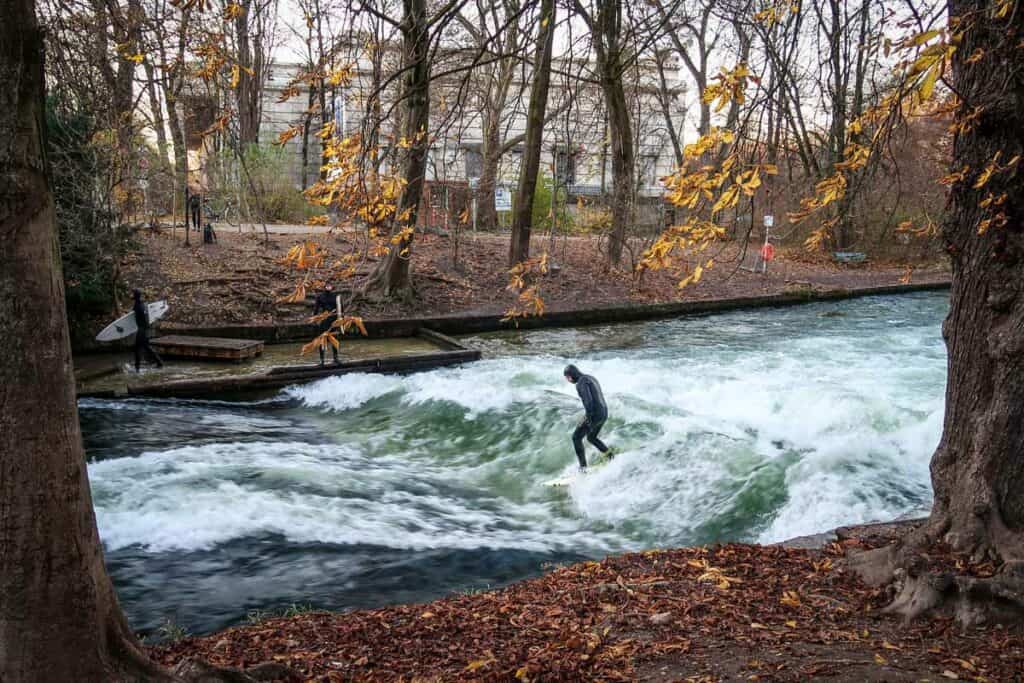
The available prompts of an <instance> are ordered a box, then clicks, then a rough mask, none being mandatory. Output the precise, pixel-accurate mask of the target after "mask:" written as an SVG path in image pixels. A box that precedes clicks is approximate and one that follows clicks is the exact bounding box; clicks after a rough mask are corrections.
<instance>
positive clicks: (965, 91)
mask: <svg viewBox="0 0 1024 683" xmlns="http://www.w3.org/2000/svg"><path fill="white" fill-rule="evenodd" d="M992 5H993V3H991V2H984V1H981V0H952V1H951V2H950V13H951V15H952V16H965V17H966V16H970V21H971V22H973V23H972V28H971V29H969V30H968V32H967V33H966V35H965V36H964V41H963V43H962V44H961V45H960V46H959V48H958V49H957V52H956V54H955V56H954V61H953V76H954V82H955V87H956V88H957V91H958V92H959V93H961V94H962V96H963V98H964V100H965V101H963V102H961V104H960V110H959V111H958V112H957V114H958V117H957V118H958V120H963V118H964V117H965V116H966V115H967V114H968V113H969V112H970V111H971V110H972V108H973V107H975V106H979V105H980V106H982V107H984V110H983V113H982V115H981V119H980V121H979V123H978V125H977V126H975V127H974V128H973V129H972V130H970V131H969V132H967V133H966V134H961V135H958V136H957V137H956V139H955V141H954V147H953V163H952V168H954V169H960V168H963V167H964V166H965V165H966V166H967V167H969V168H970V169H971V171H970V174H969V175H968V176H967V179H966V180H965V181H963V182H960V183H957V184H956V185H954V186H953V188H952V192H951V196H950V210H949V213H948V214H947V216H948V217H947V219H946V220H945V222H944V223H943V226H942V227H943V235H944V237H945V239H946V242H947V245H948V250H949V252H950V255H951V257H952V262H953V290H952V292H951V295H950V311H949V316H948V317H947V318H946V321H945V323H944V325H943V336H944V337H945V339H946V346H947V348H948V350H949V376H948V380H947V388H946V417H945V423H944V429H943V432H942V439H941V441H940V442H939V447H938V449H937V450H936V452H935V455H934V457H933V458H932V465H931V469H932V484H933V486H934V489H935V504H934V509H933V511H932V517H931V524H932V527H933V531H935V532H937V533H938V532H941V533H942V534H943V535H944V536H945V538H946V539H947V540H949V541H950V544H951V545H953V546H954V547H955V548H961V549H964V550H970V551H993V552H995V554H997V555H999V556H1002V557H1007V556H1010V557H1014V556H1015V557H1020V558H1021V559H1024V546H1022V545H1021V540H1022V537H1021V534H1024V223H1022V220H1024V168H1022V166H1021V165H1020V164H1019V163H1018V164H1017V165H1016V166H1014V167H1013V168H1011V169H1007V170H1006V171H1003V172H1000V173H996V174H993V176H992V178H991V180H989V181H988V183H986V184H985V185H984V186H983V187H981V188H978V189H976V188H975V187H974V184H975V179H977V177H978V176H979V175H980V174H981V173H982V172H983V171H984V169H985V168H986V166H987V165H988V164H989V163H990V162H991V161H992V160H993V159H994V158H995V157H996V156H997V154H998V155H999V159H1000V160H1001V162H1002V163H1003V164H1005V163H1006V162H1007V161H1009V160H1010V159H1012V158H1013V157H1014V156H1017V155H1021V154H1022V153H1024V70H1022V68H1021V62H1022V60H1021V55H1020V50H1019V48H1016V45H1017V44H1018V43H1019V42H1020V41H1021V40H1022V39H1024V28H1022V26H1024V24H1022V23H1021V22H1020V20H1019V18H1018V20H1017V23H1016V27H1011V31H1010V32H1009V35H1007V31H1006V24H1005V22H1003V21H999V20H993V19H991V18H990V17H989V16H988V13H990V12H991V8H992ZM997 46H999V47H997ZM976 48H980V49H982V50H984V55H983V57H982V59H980V60H979V61H977V62H976V63H974V64H969V63H967V62H966V57H968V56H970V55H972V54H973V53H974V51H975V49H976ZM1015 49H1016V52H1015ZM997 73H998V74H1007V76H1008V77H1007V78H1006V79H1002V78H992V74H997ZM1004 84H1006V85H1007V88H1006V91H1002V90H1001V86H1003V85H1004ZM1004 193H1005V196H1006V198H1007V199H1006V202H1005V204H1004V206H1003V207H1002V212H1003V213H1005V215H1006V219H1007V222H1006V225H1004V226H1002V227H998V226H993V227H990V228H988V229H987V230H985V231H984V234H979V230H981V228H980V227H979V226H981V225H982V223H981V222H982V221H983V220H985V219H986V218H990V217H991V215H992V214H996V213H999V212H998V211H991V210H987V209H982V208H980V206H979V204H980V203H981V202H982V201H983V200H984V199H985V198H986V197H987V196H989V195H992V196H995V197H1000V196H1002V195H1003V194H1004ZM1004 531H1009V532H1011V533H1010V534H1009V535H1004V534H1003V532H1004ZM1011 538H1012V539H1013V541H1012V542H1010V541H1011Z"/></svg>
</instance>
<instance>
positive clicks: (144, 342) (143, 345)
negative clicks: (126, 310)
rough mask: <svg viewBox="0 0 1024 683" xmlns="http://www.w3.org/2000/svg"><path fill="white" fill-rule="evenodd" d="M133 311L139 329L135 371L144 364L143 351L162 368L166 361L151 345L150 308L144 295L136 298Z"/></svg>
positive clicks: (136, 336) (136, 343)
mask: <svg viewBox="0 0 1024 683" xmlns="http://www.w3.org/2000/svg"><path fill="white" fill-rule="evenodd" d="M132 312H133V313H134V314H135V326H136V327H137V328H138V331H137V332H136V333H135V372H138V371H139V368H140V366H141V365H142V354H143V352H145V353H146V354H147V355H148V356H149V357H150V358H151V359H152V360H153V362H154V363H156V365H157V367H160V368H162V367H163V366H164V362H163V361H162V360H161V359H160V356H159V355H157V352H156V351H154V350H153V347H152V346H150V345H149V310H148V309H147V308H146V304H145V303H143V301H142V297H136V298H135V303H134V304H133V305H132Z"/></svg>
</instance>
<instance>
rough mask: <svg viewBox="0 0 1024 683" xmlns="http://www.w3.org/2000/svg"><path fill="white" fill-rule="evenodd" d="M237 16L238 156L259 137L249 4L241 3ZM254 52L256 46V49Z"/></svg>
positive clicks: (246, 2) (256, 82)
mask: <svg viewBox="0 0 1024 683" xmlns="http://www.w3.org/2000/svg"><path fill="white" fill-rule="evenodd" d="M239 4H240V5H241V6H242V10H243V11H241V12H239V13H238V15H237V16H236V17H235V41H236V46H235V48H236V50H237V58H238V67H239V69H238V87H237V89H236V95H237V97H238V144H239V148H240V153H244V152H245V149H246V148H247V147H248V146H249V145H252V144H256V143H257V142H258V141H259V136H260V117H259V107H260V101H259V98H260V92H259V91H260V88H259V81H258V80H257V79H258V74H257V72H256V69H255V66H256V65H255V63H254V59H253V46H252V45H251V44H250V36H249V25H250V22H251V20H252V18H251V17H250V14H251V13H252V2H251V0H242V2H241V3H239ZM257 49H258V46H257Z"/></svg>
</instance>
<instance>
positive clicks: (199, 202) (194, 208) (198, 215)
mask: <svg viewBox="0 0 1024 683" xmlns="http://www.w3.org/2000/svg"><path fill="white" fill-rule="evenodd" d="M188 209H189V214H190V216H191V218H192V229H193V230H195V231H196V232H199V224H200V223H201V222H202V220H203V198H202V197H200V196H199V195H198V194H193V195H191V196H190V197H189V198H188ZM185 229H186V230H187V229H188V226H185Z"/></svg>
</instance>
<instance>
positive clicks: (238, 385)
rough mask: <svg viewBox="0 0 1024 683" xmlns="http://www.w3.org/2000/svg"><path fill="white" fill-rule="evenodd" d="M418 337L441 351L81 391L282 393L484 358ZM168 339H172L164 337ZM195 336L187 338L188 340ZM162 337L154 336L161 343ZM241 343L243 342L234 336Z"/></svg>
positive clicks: (451, 342) (95, 394)
mask: <svg viewBox="0 0 1024 683" xmlns="http://www.w3.org/2000/svg"><path fill="white" fill-rule="evenodd" d="M416 336H418V337H420V338H422V339H424V340H426V341H429V342H431V343H432V344H433V345H434V346H436V347H439V349H440V350H438V351H433V352H429V353H416V354H409V355H399V356H384V357H380V358H364V359H361V360H344V361H342V362H341V363H338V364H333V363H328V364H327V365H318V364H310V365H282V366H276V367H269V368H265V369H263V370H262V371H260V372H254V373H251V374H241V375H238V374H231V375H221V376H216V377H198V378H195V379H179V380H171V381H161V382H157V383H152V384H150V383H135V382H127V383H126V384H124V385H123V386H118V387H116V388H109V389H98V390H80V391H79V392H78V397H79V398H105V399H110V398H120V397H125V396H135V397H146V398H223V397H224V396H226V395H228V396H235V395H239V396H241V395H243V394H248V393H250V392H268V391H276V390H279V389H281V388H283V387H286V386H290V385H293V384H302V383H304V382H311V381H314V380H318V379H322V378H324V377H330V376H332V375H346V374H349V373H381V374H409V373H413V372H423V371H425V370H433V369H436V368H443V367H451V366H454V365H461V364H463V363H471V362H473V361H477V360H480V357H481V355H482V354H481V352H480V350H479V349H474V348H468V347H466V346H464V345H463V344H462V343H460V342H459V341H458V340H456V339H452V338H451V337H448V336H446V335H443V334H440V333H438V332H434V331H433V330H428V329H420V330H417V334H416ZM164 338H166V337H164ZM188 338H189V337H186V339H188ZM156 341H157V340H156V339H154V340H153V342H154V344H155V342H156ZM230 341H238V340H230Z"/></svg>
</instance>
